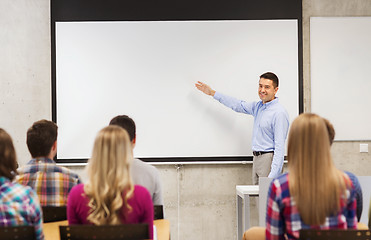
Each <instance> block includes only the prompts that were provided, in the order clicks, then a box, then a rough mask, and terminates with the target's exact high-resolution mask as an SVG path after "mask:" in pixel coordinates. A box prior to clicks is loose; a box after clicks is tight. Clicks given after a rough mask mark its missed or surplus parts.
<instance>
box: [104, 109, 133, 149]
mask: <svg viewBox="0 0 371 240" xmlns="http://www.w3.org/2000/svg"><path fill="white" fill-rule="evenodd" d="M109 125H116V126H119V127H122V128H123V129H125V130H126V131H127V132H128V134H129V137H130V141H131V142H133V143H135V136H136V128H135V122H134V120H133V119H131V118H130V117H129V116H127V115H119V116H116V117H114V118H112V120H111V121H110V123H109Z"/></svg>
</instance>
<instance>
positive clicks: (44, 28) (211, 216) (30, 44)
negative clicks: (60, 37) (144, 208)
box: [0, 0, 371, 240]
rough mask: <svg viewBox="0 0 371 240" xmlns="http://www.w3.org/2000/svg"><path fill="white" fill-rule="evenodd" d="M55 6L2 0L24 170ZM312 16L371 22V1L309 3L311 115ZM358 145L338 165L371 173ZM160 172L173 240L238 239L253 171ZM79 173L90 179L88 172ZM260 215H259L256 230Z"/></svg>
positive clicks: (1, 55) (8, 100) (3, 56)
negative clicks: (243, 192)
mask: <svg viewBox="0 0 371 240" xmlns="http://www.w3.org/2000/svg"><path fill="white" fill-rule="evenodd" d="M49 6H50V3H49V1H48V0H1V1H0V79H1V87H0V96H1V102H0V114H1V118H0V127H2V128H4V129H6V130H7V131H8V132H9V133H10V134H11V135H12V137H13V140H14V142H15V145H16V149H17V154H18V159H19V162H20V164H21V165H22V164H25V163H26V162H27V161H28V160H29V158H30V157H29V154H28V151H27V147H26V145H25V139H26V135H25V133H26V130H27V128H28V127H29V126H31V124H32V123H33V122H34V121H36V120H39V119H42V118H47V119H50V118H51V83H50V13H49ZM311 16H371V1H369V0H303V40H304V109H305V111H310V110H311V107H310V96H311V95H310V54H309V52H310V46H309V17H311ZM330 94H331V91H330ZM366 143H368V144H371V141H368V142H366ZM359 144H360V142H335V143H334V145H333V149H332V151H333V157H334V159H335V162H336V165H337V166H338V167H339V168H340V169H343V170H349V171H352V172H354V173H355V174H356V175H359V176H363V175H371V174H370V173H371V154H370V153H359ZM369 150H371V149H370V148H369ZM157 167H158V169H159V171H160V175H161V178H162V182H163V187H164V198H165V211H166V217H167V218H168V219H169V220H170V222H171V238H172V239H173V240H182V239H195V240H196V239H206V238H211V239H236V237H237V236H236V214H235V207H236V197H235V185H239V184H251V177H250V175H251V165H249V164H246V165H242V164H238V165H232V164H230V165H183V166H178V165H161V166H157ZM73 169H74V170H75V171H77V172H78V173H80V174H81V175H82V176H83V178H84V179H86V175H85V173H84V172H83V168H82V167H73ZM367 204H368V203H367ZM256 217H257V211H253V218H254V219H253V223H255V224H257V223H258V221H257V219H256ZM238 238H240V237H238Z"/></svg>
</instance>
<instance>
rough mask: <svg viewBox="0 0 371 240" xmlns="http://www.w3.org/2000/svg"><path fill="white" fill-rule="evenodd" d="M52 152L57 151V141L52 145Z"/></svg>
mask: <svg viewBox="0 0 371 240" xmlns="http://www.w3.org/2000/svg"><path fill="white" fill-rule="evenodd" d="M52 151H57V140H55V142H54V143H53V146H52Z"/></svg>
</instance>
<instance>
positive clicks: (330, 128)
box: [322, 118, 335, 145]
mask: <svg viewBox="0 0 371 240" xmlns="http://www.w3.org/2000/svg"><path fill="white" fill-rule="evenodd" d="M322 119H323V121H325V124H326V128H327V133H328V138H329V140H330V145H332V143H333V142H334V138H335V129H334V126H333V125H332V124H331V123H330V121H329V120H327V119H326V118H322Z"/></svg>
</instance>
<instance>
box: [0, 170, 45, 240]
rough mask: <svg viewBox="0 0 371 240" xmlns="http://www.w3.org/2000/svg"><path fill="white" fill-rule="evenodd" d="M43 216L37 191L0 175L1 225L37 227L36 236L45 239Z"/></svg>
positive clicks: (39, 239)
mask: <svg viewBox="0 0 371 240" xmlns="http://www.w3.org/2000/svg"><path fill="white" fill-rule="evenodd" d="M42 224H43V217H42V211H41V208H40V203H39V200H38V198H37V195H36V193H35V192H34V191H33V190H32V189H31V188H30V187H26V186H22V185H21V184H18V183H13V182H11V181H10V180H9V179H8V178H5V177H0V226H26V225H33V226H34V227H35V233H36V238H37V239H38V240H41V239H44V234H43V231H42Z"/></svg>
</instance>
